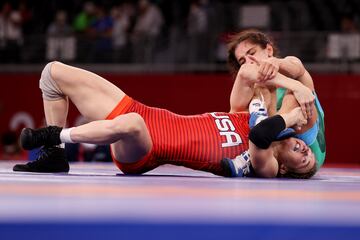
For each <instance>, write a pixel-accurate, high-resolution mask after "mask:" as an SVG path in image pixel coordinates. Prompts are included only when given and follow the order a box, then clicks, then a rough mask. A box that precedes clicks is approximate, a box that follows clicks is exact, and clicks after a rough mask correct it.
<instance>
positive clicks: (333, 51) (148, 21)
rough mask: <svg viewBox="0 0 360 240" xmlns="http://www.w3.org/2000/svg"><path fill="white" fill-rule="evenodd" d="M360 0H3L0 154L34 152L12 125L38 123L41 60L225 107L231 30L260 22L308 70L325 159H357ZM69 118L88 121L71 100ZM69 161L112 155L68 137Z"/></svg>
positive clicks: (171, 101)
mask: <svg viewBox="0 0 360 240" xmlns="http://www.w3.org/2000/svg"><path fill="white" fill-rule="evenodd" d="M359 24H360V1H358V0H304V1H301V0H289V1H286V0H283V1H281V0H270V1H265V0H264V1H261V0H243V1H239V0H226V1H220V0H198V1H190V0H172V1H169V0H167V1H166V0H154V1H151V0H139V1H120V0H119V1H115V0H103V1H96V2H95V1H93V2H91V1H83V0H73V1H60V0H47V1H44V0H41V1H29V0H28V1H26V0H18V1H0V82H1V85H0V121H1V124H0V134H1V154H0V159H4V160H9V159H17V160H18V159H24V160H27V159H33V158H35V156H36V151H34V152H30V153H28V152H23V151H21V149H20V148H19V145H18V139H17V137H18V134H19V132H20V130H21V128H23V127H24V126H28V127H40V126H43V125H44V119H43V109H42V99H41V92H40V90H39V88H38V80H39V76H40V73H41V70H42V68H43V67H44V66H45V64H46V63H47V62H49V61H53V60H58V61H62V62H65V63H68V64H71V65H75V66H79V67H81V68H85V69H88V70H91V71H94V72H96V73H98V74H100V75H101V76H103V77H105V78H106V79H108V80H110V81H111V82H113V83H114V84H116V85H118V86H119V87H120V88H121V89H123V90H124V91H125V92H126V93H127V94H128V95H130V96H132V97H133V98H135V99H137V100H140V101H142V102H143V103H145V104H147V105H151V106H157V107H163V108H167V109H169V110H172V111H175V112H177V113H180V114H195V113H203V112H207V111H228V110H229V96H230V91H231V87H232V83H233V80H232V79H231V76H230V75H229V74H228V71H227V67H226V58H227V47H226V42H227V39H228V37H229V35H231V34H232V33H235V32H238V31H241V30H244V29H247V28H257V29H260V30H262V31H264V32H266V33H268V34H270V35H271V36H272V38H273V39H274V41H275V43H276V45H277V46H278V48H279V49H280V55H281V56H282V57H284V56H288V55H295V56H297V57H299V58H300V59H301V60H302V61H303V62H304V64H305V66H306V68H307V69H308V70H309V72H310V73H311V75H312V76H313V78H314V82H315V87H316V89H317V94H318V96H319V98H320V101H321V102H322V105H323V107H324V110H325V121H326V139H327V152H328V155H327V159H326V161H325V163H326V164H327V165H329V164H349V165H350V164H351V165H354V164H360V159H359V158H358V157H357V154H358V153H357V145H358V142H359V141H358V136H360V131H359V130H358V126H357V125H358V124H357V122H358V120H357V118H358V117H360V114H359V111H358V106H359V105H360V79H359V76H360V65H359V64H360V33H359V26H360V25H359ZM68 119H69V122H68V126H76V125H79V124H83V123H85V122H86V119H83V118H81V116H80V115H79V113H78V112H77V111H76V110H75V109H74V107H73V106H70V112H69V118H68ZM67 151H68V153H69V158H70V160H72V161H110V156H109V153H108V147H107V146H94V145H69V146H67Z"/></svg>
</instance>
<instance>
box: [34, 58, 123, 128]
mask: <svg viewBox="0 0 360 240" xmlns="http://www.w3.org/2000/svg"><path fill="white" fill-rule="evenodd" d="M40 87H41V89H42V91H43V98H44V110H45V117H46V121H47V124H49V125H58V126H64V125H65V122H66V117H67V109H68V99H67V98H69V99H70V100H71V101H72V102H73V103H74V104H75V106H76V107H77V109H78V110H79V111H80V113H81V114H82V115H83V116H85V117H86V118H88V119H89V120H98V119H104V118H106V116H107V115H108V114H109V113H110V112H111V111H112V110H113V109H114V107H115V106H116V105H117V104H118V103H119V101H120V100H121V99H122V98H123V97H124V96H125V93H124V92H123V91H121V90H120V89H119V88H118V87H116V86H115V85H114V84H112V83H110V82H108V81H107V80H105V79H104V78H102V77H100V76H98V75H96V74H94V73H92V72H89V71H86V70H83V69H80V68H76V67H72V66H69V65H65V64H62V63H60V62H52V63H49V64H48V65H47V66H46V67H45V69H44V71H43V73H42V77H41V79H40Z"/></svg>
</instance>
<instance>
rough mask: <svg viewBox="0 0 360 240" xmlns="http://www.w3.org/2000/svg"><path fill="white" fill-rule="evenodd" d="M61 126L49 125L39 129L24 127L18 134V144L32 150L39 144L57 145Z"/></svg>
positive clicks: (39, 145)
mask: <svg viewBox="0 0 360 240" xmlns="http://www.w3.org/2000/svg"><path fill="white" fill-rule="evenodd" d="M61 130H62V128H61V127H56V126H49V127H45V128H39V129H36V130H34V129H31V128H24V129H23V130H22V131H21V134H20V144H21V146H22V148H24V149H25V150H32V149H35V148H39V147H41V146H54V145H59V144H60V143H61V141H60V132H61Z"/></svg>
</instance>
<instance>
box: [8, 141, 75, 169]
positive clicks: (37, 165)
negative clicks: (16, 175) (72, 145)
mask: <svg viewBox="0 0 360 240" xmlns="http://www.w3.org/2000/svg"><path fill="white" fill-rule="evenodd" d="M13 171H15V172H40V173H60V172H65V173H67V172H69V163H68V161H67V159H66V155H65V149H63V148H59V147H47V146H45V147H43V148H42V149H41V150H40V152H39V155H38V157H37V159H36V160H34V161H31V162H28V163H26V164H16V165H15V166H14V168H13Z"/></svg>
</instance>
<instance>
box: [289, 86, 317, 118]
mask: <svg viewBox="0 0 360 240" xmlns="http://www.w3.org/2000/svg"><path fill="white" fill-rule="evenodd" d="M293 93H294V96H295V98H296V100H297V101H298V103H299V104H300V107H301V110H302V115H304V116H305V118H306V119H309V118H311V117H312V114H313V106H314V101H315V96H314V94H313V93H312V91H311V90H310V89H309V88H308V87H305V86H304V85H298V87H297V88H296V89H295V90H294V91H293Z"/></svg>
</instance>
